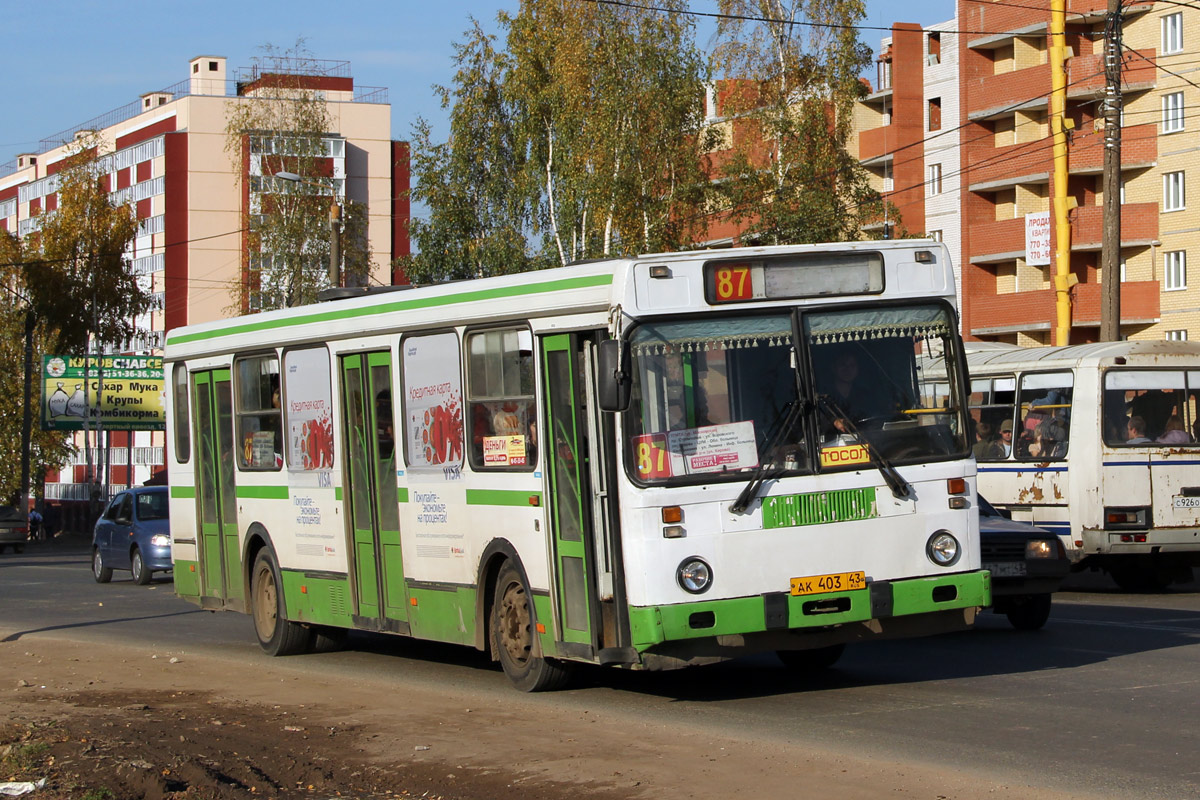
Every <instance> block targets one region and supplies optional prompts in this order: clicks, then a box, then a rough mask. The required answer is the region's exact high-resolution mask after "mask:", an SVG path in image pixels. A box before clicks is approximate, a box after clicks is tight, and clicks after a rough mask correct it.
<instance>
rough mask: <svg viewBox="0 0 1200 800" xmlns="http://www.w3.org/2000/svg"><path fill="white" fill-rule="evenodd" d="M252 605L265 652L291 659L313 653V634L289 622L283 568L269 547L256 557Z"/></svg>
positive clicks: (252, 575) (251, 595)
mask: <svg viewBox="0 0 1200 800" xmlns="http://www.w3.org/2000/svg"><path fill="white" fill-rule="evenodd" d="M250 604H251V610H252V612H253V613H252V616H253V617H254V632H255V633H256V634H257V635H258V644H259V646H260V647H261V648H262V649H263V651H264V652H266V653H267V654H268V655H272V656H290V655H295V654H297V653H304V652H307V651H308V650H309V649H310V647H311V646H312V631H311V630H309V629H308V628H306V627H304V626H303V625H301V624H300V623H298V622H292V621H290V620H289V619H288V618H287V614H286V611H285V609H284V606H283V584H282V582H281V581H280V580H279V565H278V563H277V562H276V561H275V554H274V553H273V552H272V551H271V548H269V547H264V548H263V549H262V550H259V551H258V555H257V556H255V557H254V569H253V571H252V572H251V573H250Z"/></svg>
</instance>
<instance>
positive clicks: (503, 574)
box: [489, 563, 569, 692]
mask: <svg viewBox="0 0 1200 800" xmlns="http://www.w3.org/2000/svg"><path fill="white" fill-rule="evenodd" d="M489 627H490V629H491V638H492V652H494V653H495V654H496V657H497V658H498V659H499V660H500V666H501V667H503V668H504V674H505V675H507V676H508V679H509V680H510V681H512V683H513V685H514V686H516V687H517V688H518V689H520V690H521V691H523V692H545V691H552V690H554V689H559V688H562V687H563V686H564V685H566V682H567V678H568V677H569V673H568V670H567V667H566V666H565V665H564V664H562V663H560V662H558V661H555V660H554V659H548V658H543V657H541V656H540V655H538V652H539V650H540V648H539V646H538V643H537V639H536V635H535V633H534V617H533V600H532V599H531V598H530V596H529V589H528V588H527V587H526V586H525V580H524V579H523V578H522V577H521V574H520V573H519V572H518V571H517V570H516V568H515V567H513V565H512V564H511V563H506V564H505V565H504V567H503V568H502V569H501V570H500V574H499V576H498V577H497V579H496V594H495V598H494V602H493V603H492V613H491V620H490V623H489Z"/></svg>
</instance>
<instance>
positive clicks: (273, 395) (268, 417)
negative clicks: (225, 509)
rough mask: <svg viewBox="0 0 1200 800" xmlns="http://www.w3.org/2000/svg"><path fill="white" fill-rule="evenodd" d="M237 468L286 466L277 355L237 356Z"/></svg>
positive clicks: (258, 468)
mask: <svg viewBox="0 0 1200 800" xmlns="http://www.w3.org/2000/svg"><path fill="white" fill-rule="evenodd" d="M235 369H236V372H237V408H236V411H235V413H236V418H237V435H238V445H239V446H238V455H237V459H238V467H240V468H241V469H245V470H277V469H280V468H281V467H282V466H283V430H282V424H281V419H280V411H279V407H280V403H281V398H280V389H279V360H278V359H276V358H275V356H274V355H270V356H256V357H253V358H242V359H238V361H237V364H236V367H235Z"/></svg>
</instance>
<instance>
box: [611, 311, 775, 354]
mask: <svg viewBox="0 0 1200 800" xmlns="http://www.w3.org/2000/svg"><path fill="white" fill-rule="evenodd" d="M791 343H792V323H791V318H790V317H734V318H724V319H711V320H690V321H687V322H665V323H657V324H656V323H650V324H647V325H642V326H640V327H639V328H638V329H637V330H636V331H634V333H633V336H632V341H631V344H632V346H633V354H634V355H635V356H652V355H666V354H669V353H676V352H680V353H699V352H703V351H706V350H737V349H740V348H744V347H782V346H784V345H790V344H791Z"/></svg>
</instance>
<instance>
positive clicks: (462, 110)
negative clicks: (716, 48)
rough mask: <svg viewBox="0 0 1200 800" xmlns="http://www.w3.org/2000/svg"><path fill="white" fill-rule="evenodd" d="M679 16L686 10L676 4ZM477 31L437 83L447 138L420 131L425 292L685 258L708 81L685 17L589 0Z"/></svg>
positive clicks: (699, 191)
mask: <svg viewBox="0 0 1200 800" xmlns="http://www.w3.org/2000/svg"><path fill="white" fill-rule="evenodd" d="M660 5H663V6H665V7H668V8H670V9H674V10H684V9H686V3H684V2H680V1H677V0H669V2H665V3H663V4H660ZM498 19H499V22H500V24H501V26H502V27H503V28H504V29H505V31H506V32H507V34H506V39H505V42H504V46H503V48H499V47H498V46H497V39H496V37H494V36H491V35H489V34H486V33H485V32H484V31H483V30H482V28H481V27H480V26H479V25H478V24H477V23H476V24H475V25H474V26H473V27H472V29H471V30H469V31H468V32H467V34H466V40H465V42H463V43H462V44H459V45H458V46H457V50H456V57H455V58H456V63H457V65H458V71H457V72H456V74H455V78H454V85H453V87H452V88H446V87H441V88H439V91H440V93H441V96H442V104H443V106H444V107H446V108H448V109H449V110H450V137H449V140H448V141H447V142H445V143H435V142H434V141H432V135H431V128H430V126H429V124H428V123H427V122H425V121H424V120H420V121H418V123H417V125H416V128H415V131H414V137H413V160H412V164H413V174H414V177H415V182H414V187H413V191H412V197H413V199H414V200H416V201H417V202H418V203H423V204H424V205H426V206H427V207H428V209H429V216H428V218H427V219H414V220H413V222H412V226H411V233H412V237H413V240H414V242H415V243H416V244H417V246H418V247H419V249H420V252H419V253H418V254H417V255H416V256H414V257H413V258H412V260H411V263H410V264H407V265H406V267H405V268H406V269H407V271H408V273H409V275H410V276H411V277H413V278H414V279H415V280H418V281H424V280H437V279H444V278H461V277H472V276H479V275H490V274H499V273H507V272H518V271H522V270H527V269H531V268H537V267H543V266H553V265H561V264H566V263H569V262H571V261H574V260H577V259H583V258H595V257H604V256H613V255H625V254H633V253H637V252H646V251H655V250H674V249H679V248H681V247H686V246H688V245H690V244H691V243H692V242H693V241H694V240H695V238H696V236H698V235H699V234H700V231H702V230H703V226H704V223H705V219H704V213H703V212H704V204H705V202H706V196H707V193H708V191H709V185H710V184H709V180H708V176H707V175H705V174H704V172H703V170H702V169H701V162H700V160H699V159H698V157H697V148H698V147H700V146H701V139H702V137H703V136H704V128H703V109H702V105H701V103H700V100H701V99H702V98H703V96H704V85H705V80H706V78H707V72H706V67H705V62H704V59H703V57H702V54H701V53H700V52H699V50H698V49H697V48H696V46H695V42H694V27H693V23H692V22H691V19H690V18H689V17H688V16H687V15H685V14H672V13H661V12H659V11H652V10H648V9H643V8H637V7H626V6H612V5H603V4H598V3H593V2H586V1H585V0H524V2H522V3H521V6H520V9H519V11H518V12H517V13H516V14H515V15H509V14H506V13H501V14H500V16H499V18H498Z"/></svg>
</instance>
